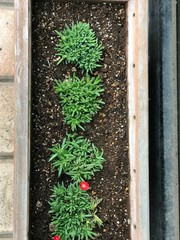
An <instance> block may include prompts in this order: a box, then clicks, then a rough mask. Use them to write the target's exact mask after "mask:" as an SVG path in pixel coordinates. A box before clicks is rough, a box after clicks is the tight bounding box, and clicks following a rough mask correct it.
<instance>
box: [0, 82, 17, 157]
mask: <svg viewBox="0 0 180 240" xmlns="http://www.w3.org/2000/svg"><path fill="white" fill-rule="evenodd" d="M13 115H14V84H13V83H0V155H1V154H3V155H4V153H8V154H9V153H12V152H13V150H14V117H13Z"/></svg>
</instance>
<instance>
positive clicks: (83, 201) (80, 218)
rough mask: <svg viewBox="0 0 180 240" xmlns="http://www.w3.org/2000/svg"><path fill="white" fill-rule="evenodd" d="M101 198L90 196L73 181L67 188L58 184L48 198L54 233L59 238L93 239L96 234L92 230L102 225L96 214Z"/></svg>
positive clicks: (73, 239)
mask: <svg viewBox="0 0 180 240" xmlns="http://www.w3.org/2000/svg"><path fill="white" fill-rule="evenodd" d="M100 202H101V199H97V198H92V197H90V196H89V194H88V193H87V192H86V191H82V190H81V189H80V188H79V186H78V185H77V184H76V183H74V184H70V185H69V186H68V188H65V187H64V185H63V183H62V185H60V184H58V185H57V186H55V187H54V189H53V194H52V196H51V199H50V214H51V215H52V225H53V226H54V229H55V230H54V233H53V234H54V235H58V236H60V237H61V240H70V239H72V240H75V239H78V240H82V239H85V240H87V239H93V238H94V237H97V234H96V233H95V232H94V231H93V229H94V228H95V227H96V225H99V226H100V225H102V221H101V219H100V218H99V217H98V216H97V215H96V211H97V210H96V207H97V205H98V204H99V203H100Z"/></svg>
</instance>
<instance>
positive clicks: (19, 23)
mask: <svg viewBox="0 0 180 240" xmlns="http://www.w3.org/2000/svg"><path fill="white" fill-rule="evenodd" d="M30 2H31V1H30V0H15V3H14V7H15V97H16V98H15V99H16V103H15V105H16V106H15V107H16V109H15V192H14V199H15V200H14V240H27V239H28V231H29V172H30V109H31V94H30V91H31V9H30V6H31V3H30Z"/></svg>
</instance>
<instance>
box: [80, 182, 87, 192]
mask: <svg viewBox="0 0 180 240" xmlns="http://www.w3.org/2000/svg"><path fill="white" fill-rule="evenodd" d="M79 186H80V189H81V190H84V191H87V190H88V189H89V183H88V182H81V183H80V185H79Z"/></svg>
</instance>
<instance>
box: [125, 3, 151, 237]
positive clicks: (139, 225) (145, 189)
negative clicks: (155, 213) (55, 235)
mask: <svg viewBox="0 0 180 240" xmlns="http://www.w3.org/2000/svg"><path fill="white" fill-rule="evenodd" d="M127 13H128V43H127V44H128V110H129V111H128V114H129V159H130V176H131V179H130V218H131V219H130V220H131V221H130V224H131V225H130V229H131V239H132V240H149V239H150V230H149V229H150V226H149V157H148V152H149V150H148V145H149V143H148V0H136V1H133V0H130V1H129V2H128V10H127Z"/></svg>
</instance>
